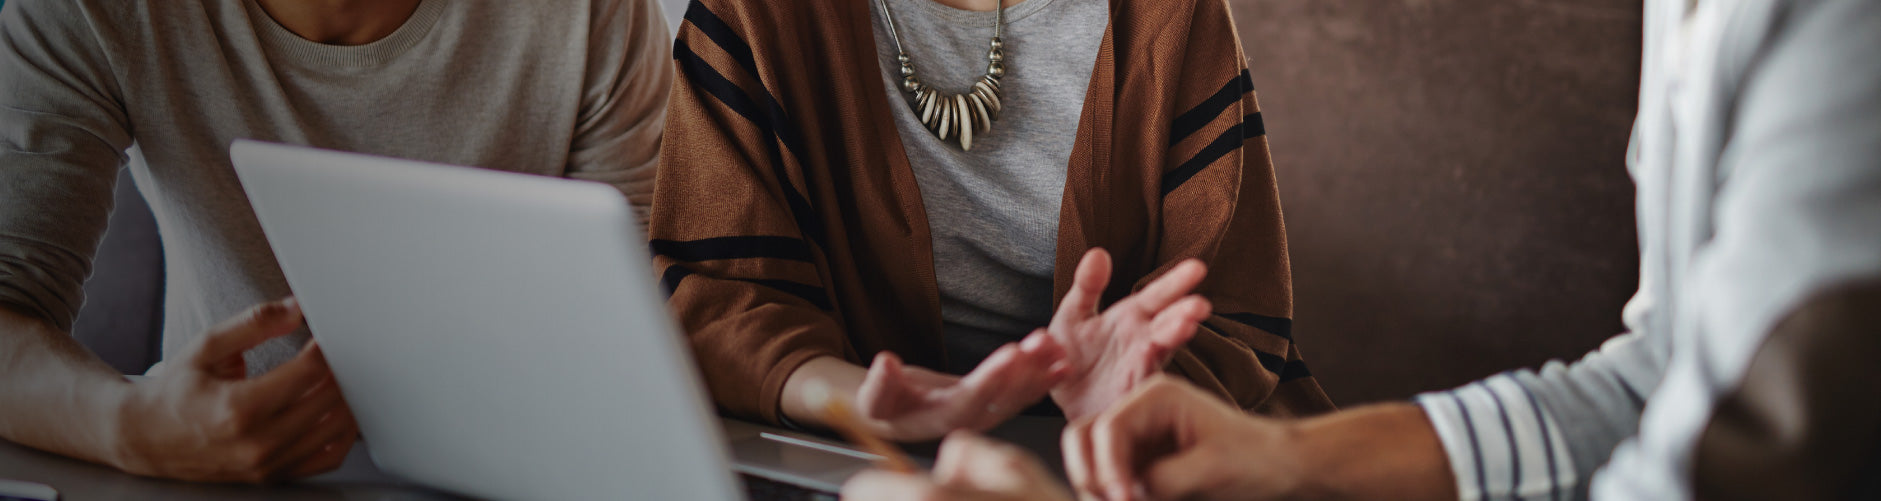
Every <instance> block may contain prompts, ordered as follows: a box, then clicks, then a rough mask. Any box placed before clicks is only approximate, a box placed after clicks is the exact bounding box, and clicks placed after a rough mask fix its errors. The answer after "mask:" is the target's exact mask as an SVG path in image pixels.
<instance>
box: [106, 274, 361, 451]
mask: <svg viewBox="0 0 1881 501" xmlns="http://www.w3.org/2000/svg"><path fill="white" fill-rule="evenodd" d="M300 325H301V313H300V305H299V303H297V302H295V301H294V300H293V299H288V300H285V301H279V302H272V303H266V304H262V305H260V306H256V307H254V308H252V309H250V310H248V312H246V313H243V314H241V315H240V316H237V317H236V318H234V319H232V320H229V321H227V322H224V323H223V324H221V325H219V326H216V327H214V328H212V329H210V331H209V333H208V334H206V335H204V336H203V337H202V339H201V340H199V341H198V342H197V344H196V345H195V346H194V347H193V348H191V349H190V350H188V351H187V352H186V354H185V356H183V357H182V359H181V360H179V361H178V363H180V365H176V366H170V367H167V368H166V369H165V370H163V371H162V373H161V374H157V375H154V376H153V377H151V378H148V379H145V380H142V381H139V382H137V383H135V384H134V385H133V388H132V390H131V395H130V397H129V398H127V399H126V402H125V404H124V407H123V408H122V410H121V414H120V418H119V420H120V423H121V424H120V425H119V426H118V428H119V430H118V433H119V435H120V437H121V441H120V443H121V448H120V450H119V451H118V454H117V457H116V458H114V459H113V463H114V464H115V465H116V466H117V467H118V468H120V469H123V470H124V471H127V472H130V473H133V474H138V475H146V476H153V477H164V478H173V479H179V480H190V481H201V482H248V483H267V482H275V481H280V480H287V479H293V478H298V477H305V476H308V475H313V474H317V473H322V472H326V471H328V470H332V469H334V468H338V467H339V465H340V462H341V461H343V460H345V458H346V453H347V451H348V450H350V449H351V448H352V446H353V442H354V440H355V439H357V437H358V436H359V429H358V426H357V425H356V424H355V423H354V422H353V415H352V412H350V411H349V410H348V409H347V407H346V402H345V401H344V400H343V399H341V398H340V389H339V386H338V384H336V383H335V382H334V381H333V374H332V373H331V372H329V371H328V369H327V364H326V359H325V358H324V357H323V356H321V353H320V347H319V346H318V345H314V344H312V343H309V346H308V347H307V348H306V349H304V350H301V353H300V354H299V355H297V356H295V357H294V359H293V360H290V361H288V362H287V363H285V364H282V365H281V366H280V367H276V368H275V369H274V370H273V371H271V372H268V373H267V374H262V375H260V376H257V377H255V378H254V379H248V378H247V368H246V364H244V363H243V360H242V352H244V351H247V350H248V349H249V348H253V347H255V346H256V345H259V344H261V343H262V342H263V341H266V340H268V339H272V338H275V337H279V336H281V335H285V334H288V333H291V332H294V330H295V329H298V328H299V327H300Z"/></svg>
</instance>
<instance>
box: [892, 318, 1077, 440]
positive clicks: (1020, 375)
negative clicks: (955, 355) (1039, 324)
mask: <svg viewBox="0 0 1881 501" xmlns="http://www.w3.org/2000/svg"><path fill="white" fill-rule="evenodd" d="M1063 357H1064V350H1063V349H1062V348H1061V347H1060V346H1058V343H1057V342H1056V341H1054V340H1053V339H1052V337H1051V336H1048V335H1046V334H1045V333H1044V332H1042V331H1040V332H1033V333H1032V334H1031V335H1029V336H1026V338H1025V340H1024V341H1022V342H1020V343H1008V344H1007V345H1005V346H1001V347H1000V348H999V349H998V350H995V351H994V352H993V354H992V355H990V356H987V357H986V360H985V361H982V362H980V365H979V366H978V367H974V368H973V372H970V373H968V374H967V375H966V377H959V376H954V375H950V374H943V373H939V372H934V371H930V370H927V369H923V368H920V367H907V366H904V365H902V363H901V359H900V358H899V357H896V356H895V354H894V353H890V352H886V351H884V352H882V353H881V354H878V355H876V356H875V362H874V364H873V365H871V366H870V367H869V372H868V376H867V378H866V379H864V380H863V382H862V386H861V388H860V389H858V390H857V392H856V405H857V406H858V407H860V408H861V409H862V413H863V415H864V417H866V418H868V419H869V421H870V425H871V427H872V428H874V432H875V433H876V434H877V435H878V436H881V437H882V438H886V439H889V440H897V441H920V440H932V439H935V438H939V437H941V436H943V435H946V434H947V433H948V432H951V431H954V430H957V429H968V430H985V429H987V428H991V427H993V426H994V425H997V424H999V423H1000V422H1002V421H1005V420H1006V419H1007V418H1010V417H1012V416H1014V415H1017V414H1018V413H1019V411H1021V410H1024V409H1025V407H1026V406H1028V405H1031V404H1032V403H1033V402H1037V401H1038V400H1039V399H1040V398H1044V396H1045V393H1046V392H1047V391H1049V390H1050V389H1051V388H1052V386H1053V385H1056V384H1058V383H1059V381H1061V380H1063V379H1064V377H1065V372H1066V367H1065V365H1064V364H1063V363H1062V359H1063Z"/></svg>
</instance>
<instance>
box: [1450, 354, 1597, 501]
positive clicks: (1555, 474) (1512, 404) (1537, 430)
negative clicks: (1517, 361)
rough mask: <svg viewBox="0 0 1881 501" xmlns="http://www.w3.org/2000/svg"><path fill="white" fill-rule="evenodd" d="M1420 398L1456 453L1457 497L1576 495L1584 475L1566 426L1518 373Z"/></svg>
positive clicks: (1469, 500)
mask: <svg viewBox="0 0 1881 501" xmlns="http://www.w3.org/2000/svg"><path fill="white" fill-rule="evenodd" d="M1416 402H1417V405H1418V406H1419V407H1422V408H1423V409H1424V414H1425V415H1426V416H1428V417H1429V418H1430V423H1431V425H1432V426H1434V427H1436V429H1437V437H1438V439H1440V440H1441V441H1442V442H1443V449H1444V452H1445V453H1446V454H1447V455H1449V456H1450V471H1453V472H1455V473H1456V487H1457V494H1458V499H1461V500H1464V501H1475V500H1492V499H1517V500H1567V499H1572V498H1573V497H1574V493H1575V489H1574V488H1575V482H1576V479H1577V478H1578V476H1577V475H1576V474H1575V471H1574V461H1573V458H1571V457H1570V456H1569V454H1568V446H1567V443H1566V442H1565V441H1563V439H1562V435H1561V430H1560V428H1559V427H1557V426H1556V424H1555V421H1554V418H1553V417H1551V416H1549V415H1548V413H1547V412H1546V411H1545V410H1544V409H1542V408H1541V405H1540V404H1539V403H1538V402H1537V401H1536V400H1535V396H1534V395H1533V394H1532V393H1530V392H1529V390H1528V389H1527V388H1526V387H1523V386H1522V385H1521V383H1519V382H1518V381H1516V379H1515V377H1514V376H1512V375H1510V374H1507V373H1504V374H1500V375H1497V376H1494V377H1491V378H1489V379H1485V380H1482V381H1478V382H1475V383H1471V384H1469V385H1466V386H1463V387H1461V388H1457V389H1455V390H1451V391H1447V392H1436V393H1425V394H1422V395H1418V396H1417V399H1416Z"/></svg>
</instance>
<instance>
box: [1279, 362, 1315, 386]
mask: <svg viewBox="0 0 1881 501" xmlns="http://www.w3.org/2000/svg"><path fill="white" fill-rule="evenodd" d="M1309 377H1313V371H1309V370H1306V361H1305V360H1291V361H1288V362H1287V366H1286V368H1283V369H1281V370H1280V382H1282V383H1285V382H1288V381H1292V380H1295V379H1304V378H1309Z"/></svg>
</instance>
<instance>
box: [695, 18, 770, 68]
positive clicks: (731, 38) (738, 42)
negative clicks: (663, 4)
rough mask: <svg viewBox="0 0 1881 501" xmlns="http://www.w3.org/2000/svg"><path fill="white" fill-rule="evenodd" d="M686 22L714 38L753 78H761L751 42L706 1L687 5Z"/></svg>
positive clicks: (706, 35)
mask: <svg viewBox="0 0 1881 501" xmlns="http://www.w3.org/2000/svg"><path fill="white" fill-rule="evenodd" d="M686 22H689V23H692V26H693V27H694V28H698V29H699V32H700V33H704V34H705V37H706V38H710V39H712V43H714V44H717V45H718V46H719V48H720V49H724V50H725V53H726V54H728V55H730V56H731V58H732V60H733V61H737V62H738V67H739V68H742V69H744V71H745V73H746V74H749V75H750V76H751V78H752V79H754V80H755V79H759V78H761V77H760V76H759V75H758V60H757V57H755V56H753V55H752V54H751V44H748V43H745V40H744V39H743V38H739V37H738V33H737V32H736V31H732V28H731V25H728V24H725V20H724V19H720V18H719V17H718V14H714V13H712V9H709V8H706V6H705V3H703V2H700V1H698V0H693V2H692V4H691V5H688V6H686Z"/></svg>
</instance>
